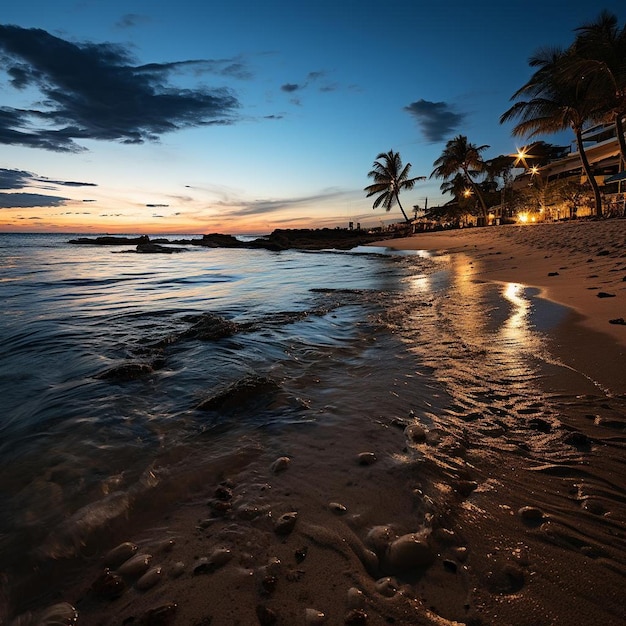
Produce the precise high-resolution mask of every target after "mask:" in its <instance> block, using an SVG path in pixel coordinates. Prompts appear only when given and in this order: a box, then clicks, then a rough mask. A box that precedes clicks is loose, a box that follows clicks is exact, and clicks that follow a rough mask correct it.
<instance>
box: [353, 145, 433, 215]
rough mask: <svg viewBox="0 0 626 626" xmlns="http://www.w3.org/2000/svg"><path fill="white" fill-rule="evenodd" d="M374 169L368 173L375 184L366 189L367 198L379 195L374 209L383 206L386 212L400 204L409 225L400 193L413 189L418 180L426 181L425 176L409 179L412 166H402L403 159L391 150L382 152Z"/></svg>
mask: <svg viewBox="0 0 626 626" xmlns="http://www.w3.org/2000/svg"><path fill="white" fill-rule="evenodd" d="M372 167H373V169H372V170H371V171H370V172H368V174H367V176H368V178H373V179H374V184H372V185H368V186H367V187H365V189H364V191H367V197H368V198H369V197H370V196H373V195H375V194H379V195H378V197H377V198H376V200H374V205H373V207H372V208H374V209H376V208H378V207H379V206H381V205H382V206H383V207H384V208H385V210H386V211H391V207H393V205H394V204H396V203H398V206H399V207H400V211H402V215H404V219H405V220H406V222H407V224H409V223H410V221H411V220H409V218H408V217H407V215H406V213H405V212H404V209H403V208H402V205H401V204H400V191H401V190H403V189H413V187H414V186H415V183H416V182H417V181H418V180H425V178H426V177H425V176H416V177H415V178H409V171H410V170H411V164H410V163H407V164H406V165H405V166H403V165H402V159H401V158H400V154H399V153H398V152H394V151H393V150H389V152H381V153H380V154H379V155H378V156H377V157H376V160H375V161H374V164H373V166H372Z"/></svg>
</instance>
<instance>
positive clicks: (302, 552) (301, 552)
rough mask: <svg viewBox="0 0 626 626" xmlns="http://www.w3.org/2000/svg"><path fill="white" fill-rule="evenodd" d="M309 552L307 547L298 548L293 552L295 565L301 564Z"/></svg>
mask: <svg viewBox="0 0 626 626" xmlns="http://www.w3.org/2000/svg"><path fill="white" fill-rule="evenodd" d="M308 551H309V549H308V547H307V546H303V547H302V548H298V549H297V550H296V552H295V558H296V563H302V561H304V559H306V555H307V552H308Z"/></svg>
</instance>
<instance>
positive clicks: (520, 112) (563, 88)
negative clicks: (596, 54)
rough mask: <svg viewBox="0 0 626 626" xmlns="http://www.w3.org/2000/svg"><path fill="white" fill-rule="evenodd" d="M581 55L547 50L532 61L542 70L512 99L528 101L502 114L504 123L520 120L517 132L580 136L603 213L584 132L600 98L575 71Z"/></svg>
mask: <svg viewBox="0 0 626 626" xmlns="http://www.w3.org/2000/svg"><path fill="white" fill-rule="evenodd" d="M579 61H580V58H579V57H578V56H577V55H576V52H575V50H574V49H573V47H572V48H569V49H568V50H565V51H563V50H561V49H558V48H555V49H543V50H540V51H539V52H537V53H536V54H535V55H534V56H533V57H531V59H530V61H529V65H530V66H531V67H537V68H538V69H537V70H536V71H535V73H534V74H533V75H532V76H531V78H530V80H529V81H528V82H527V83H526V84H525V85H523V86H522V87H520V89H518V90H517V91H516V92H515V93H514V94H513V96H512V98H511V99H512V100H515V99H516V98H520V97H522V96H526V97H528V98H529V99H528V100H521V101H519V102H517V103H515V104H514V105H513V106H512V107H511V108H510V109H509V110H508V111H506V112H505V113H503V114H502V116H501V117H500V123H501V124H503V123H505V122H508V121H511V120H515V119H519V120H521V121H520V122H519V123H518V124H517V125H516V126H515V127H514V128H513V134H514V135H517V136H528V137H534V136H537V135H539V134H542V133H556V132H559V131H561V130H566V129H567V128H570V129H571V130H573V131H574V135H575V136H576V144H577V146H578V152H579V154H580V160H581V163H582V166H583V169H584V171H585V174H586V175H587V180H588V181H589V183H590V184H591V187H592V189H593V194H594V198H595V205H596V215H598V216H601V215H602V197H601V195H600V188H599V187H598V183H597V181H596V179H595V178H594V176H593V172H592V170H591V166H590V164H589V159H588V158H587V154H586V153H585V147H584V145H583V139H582V131H583V127H584V125H585V123H586V122H588V121H589V120H592V119H594V116H595V114H596V110H597V104H596V99H595V97H594V95H593V93H592V90H591V89H590V87H591V83H590V82H589V81H584V80H581V79H580V78H579V77H578V76H576V75H575V72H573V68H574V67H576V65H577V64H578V63H579Z"/></svg>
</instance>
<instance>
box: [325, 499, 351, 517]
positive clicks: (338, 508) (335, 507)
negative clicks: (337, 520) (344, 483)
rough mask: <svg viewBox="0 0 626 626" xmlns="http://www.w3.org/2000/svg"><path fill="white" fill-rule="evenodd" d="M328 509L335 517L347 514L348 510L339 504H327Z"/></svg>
mask: <svg viewBox="0 0 626 626" xmlns="http://www.w3.org/2000/svg"><path fill="white" fill-rule="evenodd" d="M328 508H329V509H330V510H331V511H332V512H333V513H335V514H337V515H343V514H344V513H347V511H348V509H347V508H346V507H345V506H344V505H343V504H340V503H339V502H329V504H328Z"/></svg>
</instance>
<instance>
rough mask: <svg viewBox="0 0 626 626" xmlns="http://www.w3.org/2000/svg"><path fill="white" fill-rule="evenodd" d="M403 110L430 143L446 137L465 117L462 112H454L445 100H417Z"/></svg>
mask: <svg viewBox="0 0 626 626" xmlns="http://www.w3.org/2000/svg"><path fill="white" fill-rule="evenodd" d="M404 110H405V111H408V112H409V113H410V114H411V115H412V116H413V117H414V118H415V119H416V121H417V123H418V125H419V127H420V128H421V129H422V133H424V137H425V138H426V139H427V140H428V141H429V142H431V143H436V142H439V141H444V140H445V139H448V138H449V137H450V135H452V134H453V133H454V132H455V131H456V130H457V129H458V128H459V126H460V125H461V122H463V120H464V119H465V114H464V113H455V112H454V111H452V110H451V108H450V105H449V104H447V103H446V102H429V101H428V100H418V101H417V102H412V103H411V104H409V106H406V107H404Z"/></svg>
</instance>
